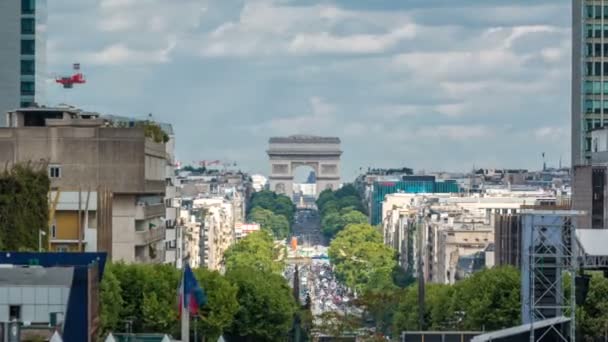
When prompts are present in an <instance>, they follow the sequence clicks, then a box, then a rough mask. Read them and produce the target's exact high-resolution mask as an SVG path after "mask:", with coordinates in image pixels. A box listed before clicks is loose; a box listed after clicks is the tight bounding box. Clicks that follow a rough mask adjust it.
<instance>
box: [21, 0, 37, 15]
mask: <svg viewBox="0 0 608 342" xmlns="http://www.w3.org/2000/svg"><path fill="white" fill-rule="evenodd" d="M35 11H36V0H21V13H23V14H34V12H35Z"/></svg>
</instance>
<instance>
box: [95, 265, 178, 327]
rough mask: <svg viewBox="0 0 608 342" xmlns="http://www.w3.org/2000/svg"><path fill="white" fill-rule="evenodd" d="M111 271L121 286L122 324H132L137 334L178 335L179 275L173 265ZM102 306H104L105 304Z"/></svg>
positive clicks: (125, 266) (115, 268) (128, 267)
mask: <svg viewBox="0 0 608 342" xmlns="http://www.w3.org/2000/svg"><path fill="white" fill-rule="evenodd" d="M112 270H113V272H114V274H115V275H116V278H117V279H118V280H119V282H120V288H121V297H122V298H123V301H124V303H123V307H122V310H121V312H120V320H121V321H124V320H132V321H133V331H134V332H167V331H170V332H172V333H176V332H177V331H178V326H177V318H176V317H177V303H176V302H177V288H178V284H179V278H180V272H179V270H177V269H176V268H175V267H173V266H171V265H138V264H133V265H127V264H124V263H116V264H114V265H112ZM102 305H103V304H102Z"/></svg>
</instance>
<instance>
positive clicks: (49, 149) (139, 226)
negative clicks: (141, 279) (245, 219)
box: [0, 107, 166, 263]
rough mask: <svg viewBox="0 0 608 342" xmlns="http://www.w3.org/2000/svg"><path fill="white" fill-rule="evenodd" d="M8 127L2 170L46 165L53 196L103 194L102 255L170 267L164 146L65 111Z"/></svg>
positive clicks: (1, 138)
mask: <svg viewBox="0 0 608 342" xmlns="http://www.w3.org/2000/svg"><path fill="white" fill-rule="evenodd" d="M7 122H8V124H9V127H8V128H0V163H2V164H6V163H8V164H9V165H10V164H13V163H18V162H29V161H44V162H46V163H48V172H49V177H50V179H51V187H52V188H53V189H56V190H58V191H60V192H80V193H81V194H82V193H89V192H95V191H96V192H97V202H96V203H95V206H96V208H97V210H98V211H101V212H103V213H108V212H110V213H111V215H110V216H109V217H108V216H107V215H96V217H97V224H96V226H97V250H98V251H105V252H108V254H109V255H110V257H111V260H124V261H126V262H152V263H158V262H162V261H164V255H163V253H164V244H163V240H164V238H165V220H164V216H165V215H166V213H165V203H164V195H165V190H166V189H165V166H166V152H165V146H164V143H159V142H155V141H153V140H152V139H150V138H147V137H146V135H145V133H144V129H143V127H131V128H122V127H113V126H112V122H109V121H106V120H103V119H102V118H100V116H99V115H98V114H96V113H86V112H82V111H79V110H76V109H74V108H67V107H66V108H45V107H34V108H26V109H20V110H16V111H13V112H9V113H8V114H7ZM100 194H102V196H100ZM82 198H83V197H81V200H82ZM93 202H94V201H90V202H89V205H92V204H93ZM84 205H85V204H83V203H81V204H80V206H81V208H83V207H84ZM110 208H111V209H110ZM77 221H78V220H77ZM83 226H84V225H83V224H80V225H79V227H80V230H81V231H80V232H79V234H80V236H83V235H84V233H83V231H82V229H83ZM88 227H89V228H92V225H88ZM56 229H57V230H58V231H63V227H62V226H60V225H57V226H56ZM66 229H68V228H66ZM69 229H71V228H69Z"/></svg>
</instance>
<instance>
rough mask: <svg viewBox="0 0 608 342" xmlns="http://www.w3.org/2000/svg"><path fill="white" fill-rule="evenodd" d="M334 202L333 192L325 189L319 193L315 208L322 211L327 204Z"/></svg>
mask: <svg viewBox="0 0 608 342" xmlns="http://www.w3.org/2000/svg"><path fill="white" fill-rule="evenodd" d="M335 200H336V196H335V195H334V192H333V191H332V190H331V189H325V190H323V191H321V193H320V194H319V197H318V198H317V201H316V203H317V208H318V209H319V210H322V209H323V207H324V206H325V204H326V203H327V202H329V201H335Z"/></svg>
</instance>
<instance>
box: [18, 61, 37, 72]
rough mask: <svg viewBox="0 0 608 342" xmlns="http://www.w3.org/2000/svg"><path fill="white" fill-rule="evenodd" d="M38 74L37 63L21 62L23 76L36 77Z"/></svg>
mask: <svg viewBox="0 0 608 342" xmlns="http://www.w3.org/2000/svg"><path fill="white" fill-rule="evenodd" d="M35 73H36V63H34V61H33V60H28V61H21V75H34V74H35Z"/></svg>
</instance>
